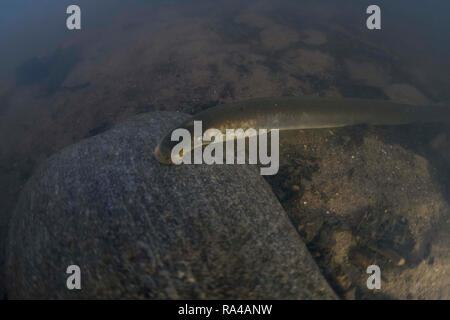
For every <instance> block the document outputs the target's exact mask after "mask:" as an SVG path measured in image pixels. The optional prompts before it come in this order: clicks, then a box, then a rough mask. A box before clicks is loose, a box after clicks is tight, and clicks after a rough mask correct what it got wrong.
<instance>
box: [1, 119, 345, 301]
mask: <svg viewBox="0 0 450 320" xmlns="http://www.w3.org/2000/svg"><path fill="white" fill-rule="evenodd" d="M186 117H187V115H185V114H180V113H167V112H157V113H151V114H144V115H140V116H137V117H135V118H132V119H130V120H128V121H126V122H125V123H123V124H121V125H119V126H117V127H115V128H113V129H111V130H109V131H108V132H105V133H103V134H100V135H98V136H94V137H91V138H89V139H86V140H84V141H82V142H80V143H78V144H75V145H72V146H70V147H68V148H65V149H64V150H62V151H61V152H60V153H58V154H57V155H55V156H53V157H51V158H50V159H49V160H48V161H47V162H46V164H45V165H44V166H42V167H41V168H40V169H38V170H37V172H36V173H35V174H34V175H33V177H32V178H31V179H30V180H29V182H28V183H27V185H26V186H25V188H24V190H23V191H22V193H21V196H20V199H19V202H18V205H17V207H16V210H15V212H14V214H13V216H12V220H11V224H10V233H9V238H8V243H7V254H8V257H7V286H8V288H7V289H8V297H9V298H12V299H15V298H43V299H47V298H52V299H53V298H54V299H61V298H62V299H70V298H83V299H84V298H106V299H111V298H112V299H115V298H151V299H159V298H162V299H164V298H169V299H177V298H184V299H196V298H232V299H244V298H256V299H259V298H267V299H270V298H273V299H281V298H288V299H311V298H312V299H314V298H335V297H336V296H335V294H334V292H333V291H332V289H330V287H329V285H328V284H327V282H326V281H325V280H324V278H323V277H322V275H321V274H320V271H319V269H318V267H317V266H316V264H315V262H314V260H313V259H312V257H311V256H310V254H309V252H308V251H307V249H306V247H305V245H304V244H303V242H302V241H301V240H300V238H299V236H298V234H297V232H296V230H295V229H294V227H293V226H292V224H291V223H290V221H289V219H288V217H287V216H286V214H285V212H284V211H283V209H282V207H281V205H280V204H279V202H278V201H277V199H276V198H275V196H274V195H273V194H272V191H271V189H270V187H269V186H268V184H267V183H266V182H265V181H264V179H262V178H261V176H260V175H259V170H257V168H255V167H253V166H236V165H217V166H207V165H196V166H193V165H192V166H188V165H184V166H183V165H182V166H163V165H160V164H159V163H157V162H156V161H155V159H154V157H153V149H154V147H155V145H156V143H157V141H158V139H159V138H160V137H161V136H162V134H163V133H164V132H165V131H166V130H168V129H170V127H172V126H173V125H175V124H176V123H178V122H180V121H182V120H184V119H186ZM72 264H75V265H78V266H79V267H80V268H81V286H82V289H81V290H68V289H67V287H66V279H67V277H68V276H69V275H68V274H66V268H67V267H68V266H69V265H72Z"/></svg>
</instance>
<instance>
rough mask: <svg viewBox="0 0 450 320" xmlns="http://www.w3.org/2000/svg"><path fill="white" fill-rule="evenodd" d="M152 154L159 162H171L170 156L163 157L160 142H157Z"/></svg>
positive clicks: (166, 163) (167, 163)
mask: <svg viewBox="0 0 450 320" xmlns="http://www.w3.org/2000/svg"><path fill="white" fill-rule="evenodd" d="M153 154H154V155H155V158H156V160H157V161H158V162H159V163H161V164H165V165H171V164H172V160H171V159H170V158H165V157H164V156H163V153H162V152H161V148H160V144H158V145H157V146H156V148H155V151H154V152H153Z"/></svg>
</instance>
